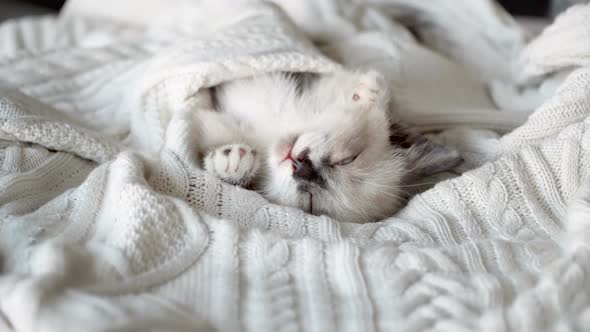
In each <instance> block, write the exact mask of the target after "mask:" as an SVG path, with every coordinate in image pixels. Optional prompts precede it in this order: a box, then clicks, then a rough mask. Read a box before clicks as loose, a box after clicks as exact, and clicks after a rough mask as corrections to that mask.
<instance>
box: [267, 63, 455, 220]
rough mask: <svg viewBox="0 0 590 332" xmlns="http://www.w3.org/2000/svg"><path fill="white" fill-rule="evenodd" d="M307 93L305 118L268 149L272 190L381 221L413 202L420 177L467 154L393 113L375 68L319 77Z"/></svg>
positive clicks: (299, 202)
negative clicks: (408, 195) (411, 187)
mask: <svg viewBox="0 0 590 332" xmlns="http://www.w3.org/2000/svg"><path fill="white" fill-rule="evenodd" d="M313 91H314V93H311V94H309V95H306V96H305V97H302V98H301V99H300V100H299V103H298V105H297V107H298V108H300V109H303V110H305V114H306V116H305V117H304V118H305V119H304V121H302V124H301V125H299V126H298V128H297V129H294V131H293V132H292V133H286V134H285V136H284V137H283V138H282V139H281V140H280V141H279V142H276V144H274V145H273V147H272V148H271V151H269V153H268V168H269V178H268V179H267V181H266V187H265V188H264V190H265V192H266V194H267V197H269V198H270V199H272V200H274V201H276V202H277V203H279V204H283V205H289V206H296V207H300V208H302V209H304V210H306V211H307V212H309V213H312V214H316V215H321V214H325V215H328V216H331V217H333V218H335V219H338V220H342V221H349V222H357V223H358V222H369V221H377V220H380V219H382V218H385V217H388V216H390V215H392V214H393V213H395V212H396V211H397V210H398V209H399V208H400V207H401V206H402V204H403V202H404V201H405V197H404V195H405V194H404V192H405V190H404V188H403V186H404V184H406V183H408V181H410V179H411V178H412V177H416V176H419V175H421V174H424V173H434V172H438V171H441V170H444V169H448V168H450V167H453V166H455V165H456V164H457V162H458V161H459V160H460V158H459V156H458V154H457V153H456V152H455V151H450V150H448V149H446V148H444V147H442V146H439V145H436V144H435V143H433V142H431V141H429V140H428V139H426V138H424V137H423V136H420V135H417V134H414V133H411V132H410V131H409V130H408V129H406V128H404V127H402V126H401V125H399V124H397V123H395V122H394V121H392V120H391V119H390V116H389V114H388V112H387V105H388V101H387V94H386V91H387V90H386V89H384V88H383V87H382V78H381V77H380V76H379V75H378V74H377V73H375V72H369V73H367V74H362V75H359V74H354V73H341V74H336V75H331V76H329V77H327V78H323V79H321V80H320V81H318V82H317V84H316V86H315V88H314V89H313Z"/></svg>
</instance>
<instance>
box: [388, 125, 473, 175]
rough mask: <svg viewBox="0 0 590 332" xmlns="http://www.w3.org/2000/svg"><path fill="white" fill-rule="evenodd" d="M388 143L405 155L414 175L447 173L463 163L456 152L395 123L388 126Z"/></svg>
mask: <svg viewBox="0 0 590 332" xmlns="http://www.w3.org/2000/svg"><path fill="white" fill-rule="evenodd" d="M389 142H390V143H391V145H392V146H393V147H395V148H398V149H401V150H402V151H403V152H404V153H406V156H407V158H408V161H409V164H410V167H411V168H413V171H412V173H414V174H416V175H431V174H435V173H439V172H444V171H448V170H450V169H452V168H454V167H456V166H457V165H459V164H460V163H461V162H462V161H463V158H461V156H460V155H459V152H458V151H457V150H454V149H452V148H449V147H446V146H444V145H442V144H439V143H436V142H434V141H432V140H430V139H429V138H427V137H426V136H424V135H421V134H419V133H417V132H416V131H414V130H412V129H409V128H407V127H405V126H403V125H400V124H397V123H394V124H392V125H391V126H390V131H389Z"/></svg>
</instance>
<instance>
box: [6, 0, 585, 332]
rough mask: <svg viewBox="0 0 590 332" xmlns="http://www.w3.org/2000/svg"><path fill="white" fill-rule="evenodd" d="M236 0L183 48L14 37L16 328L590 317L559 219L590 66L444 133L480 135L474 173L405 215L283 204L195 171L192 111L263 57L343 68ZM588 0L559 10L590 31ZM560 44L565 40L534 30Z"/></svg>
mask: <svg viewBox="0 0 590 332" xmlns="http://www.w3.org/2000/svg"><path fill="white" fill-rule="evenodd" d="M482 3H484V4H485V3H487V2H485V1H484V0H482ZM242 5H243V6H244V7H243V8H242V9H243V10H238V12H240V13H241V15H237V16H229V17H227V18H226V19H227V21H225V22H217V23H219V24H218V25H216V26H217V30H216V31H215V32H214V33H212V34H211V35H208V36H207V37H203V36H200V37H199V36H197V34H195V35H191V32H186V31H185V32H183V33H181V32H178V33H179V34H180V36H178V37H177V38H178V40H180V42H175V41H174V39H169V38H172V37H171V36H172V35H173V34H174V30H166V29H163V28H162V30H159V29H155V30H150V31H147V30H146V31H142V29H139V28H137V27H129V28H124V27H122V26H117V25H113V26H111V27H110V28H109V29H111V30H108V31H110V32H104V31H100V29H98V28H96V25H94V24H91V23H83V21H79V23H71V24H74V25H75V26H77V27H78V28H79V29H80V30H77V31H76V32H75V33H72V34H71V35H70V37H71V38H68V39H67V42H63V43H62V44H57V46H56V47H55V48H51V46H50V45H51V42H49V41H45V42H43V43H39V44H36V45H37V46H35V47H33V46H32V45H29V46H30V47H29V46H27V45H28V44H27V43H26V42H22V40H21V39H19V38H16V39H15V41H14V43H13V44H11V45H10V46H6V47H5V49H4V51H3V52H4V56H5V58H4V60H2V61H1V62H0V78H1V79H2V80H3V82H2V83H1V84H0V188H1V190H0V328H3V329H5V330H9V331H10V330H13V331H25V332H33V331H35V332H38V331H60V332H62V331H130V330H135V331H162V330H166V331H195V330H198V331H208V330H222V331H279V330H281V331H282V330H305V331H453V332H455V331H490V332H492V331H494V332H495V331H568V330H582V331H583V330H586V329H589V328H590V323H589V321H588V308H589V307H590V296H589V294H590V284H589V283H588V282H587V280H588V278H590V243H589V242H588V239H587V238H585V237H583V236H570V235H571V234H567V232H566V230H565V229H566V227H565V226H566V225H567V222H568V220H567V219H566V214H567V213H566V211H567V208H568V205H569V202H570V201H571V200H572V199H573V197H574V196H575V193H576V191H577V190H578V188H579V186H580V183H581V182H582V180H583V179H585V178H587V177H588V176H589V175H590V174H589V172H588V169H590V168H589V165H590V164H589V161H590V103H589V101H588V95H589V94H588V87H589V86H590V68H588V67H585V64H584V63H583V62H576V63H575V65H576V66H577V69H576V70H575V71H574V73H573V74H572V75H570V76H569V77H568V79H567V80H566V81H565V83H564V84H563V85H562V86H561V87H560V89H559V91H558V92H557V93H556V94H555V95H554V96H553V97H552V98H551V99H549V100H548V101H546V102H545V103H544V105H543V106H542V107H540V108H539V109H538V110H537V111H536V112H535V113H534V114H533V115H532V116H531V117H530V119H529V120H528V121H527V122H526V123H524V124H523V125H522V126H520V127H519V128H517V129H516V130H514V131H513V132H511V133H510V134H508V135H505V136H503V137H502V138H499V136H498V135H495V134H494V135H490V132H486V133H482V134H481V135H479V136H478V134H477V131H469V130H459V131H452V132H447V133H445V134H444V135H442V136H441V139H442V140H443V141H445V142H449V143H450V142H452V141H453V140H461V139H462V138H469V139H471V140H473V141H474V142H473V143H472V144H470V143H469V142H467V141H464V142H462V143H461V145H460V146H459V148H460V149H461V150H462V151H463V152H465V153H466V156H468V158H467V159H468V163H467V165H468V166H469V167H476V166H477V168H474V169H471V170H468V171H466V172H465V173H464V174H462V175H461V176H459V177H456V178H454V179H450V180H446V181H443V182H440V183H438V184H436V185H435V186H434V187H433V188H432V189H430V190H427V191H425V192H423V193H421V194H419V195H417V196H415V197H414V198H413V199H411V200H410V201H409V202H408V204H407V206H406V207H405V208H403V209H402V210H401V211H400V212H399V213H397V214H396V215H395V216H392V217H391V218H388V219H386V220H383V221H381V222H378V223H371V224H351V223H342V222H338V221H336V220H332V219H330V218H328V217H324V216H312V215H308V214H306V213H305V212H303V211H301V210H298V209H294V208H288V207H282V206H277V205H274V204H271V203H270V202H268V201H266V200H265V199H264V198H263V197H262V196H260V195H259V194H257V193H255V192H251V191H247V190H244V189H241V188H238V187H234V186H230V185H227V184H225V183H222V182H220V181H218V180H217V179H215V178H213V177H211V176H210V175H208V174H207V173H205V172H203V171H202V170H201V169H200V168H199V167H197V165H198V160H197V157H198V156H197V155H196V149H195V145H196V144H198V139H199V137H198V132H197V131H196V130H195V129H194V128H193V127H192V122H191V120H190V119H191V112H192V111H194V108H198V107H207V105H208V102H209V95H208V93H207V90H204V89H201V88H205V87H209V86H212V85H215V84H217V83H219V82H221V81H224V80H229V79H233V78H237V77H242V76H245V75H250V74H260V73H264V72H268V71H277V70H289V71H314V72H329V71H332V70H336V69H338V68H339V65H338V64H335V63H334V62H332V61H331V60H329V59H327V58H326V57H324V56H323V55H322V54H320V53H319V52H318V51H317V50H316V49H315V48H314V47H313V45H312V44H311V43H310V42H308V41H307V40H306V39H305V37H304V36H303V35H302V34H301V33H299V32H298V30H297V28H296V27H295V26H293V25H292V24H291V23H290V21H288V20H287V19H286V17H285V16H284V15H285V14H284V13H283V12H281V11H280V10H279V9H278V8H277V7H275V6H273V5H268V4H261V3H258V2H243V3H241V4H240V6H242ZM476 7H477V6H476ZM481 8H487V10H490V11H492V10H493V9H494V7H490V6H488V7H486V6H481ZM587 8H588V7H577V9H573V10H571V11H570V12H568V13H567V14H565V16H564V17H563V18H561V19H560V20H559V21H558V23H556V24H557V25H559V26H561V27H563V28H566V27H567V28H569V29H574V28H575V27H580V29H586V27H585V26H584V25H579V21H578V20H577V19H572V20H568V19H567V17H568V15H570V16H572V17H575V18H578V17H580V16H579V15H582V13H581V12H582V11H586V10H587ZM576 11H580V13H576ZM201 14H202V13H201ZM490 15H492V14H490ZM490 17H493V16H490ZM498 19H499V18H498ZM51 22H53V23H51ZM59 22H61V21H59V20H58V21H52V20H51V19H48V18H45V19H42V20H38V21H37V20H32V21H17V22H12V23H8V24H13V25H12V26H4V27H0V33H3V34H10V33H9V32H7V31H20V30H19V29H24V26H25V25H26V24H32V25H35V24H40V25H39V26H36V28H39V27H40V26H52V27H53V28H52V29H55V30H54V31H53V32H51V31H45V32H44V33H41V32H34V34H35V35H37V36H38V37H39V38H41V39H43V38H50V39H51V38H55V36H59V35H60V33H59V31H60V29H66V30H67V29H71V25H68V24H62V23H59ZM222 23H223V24H222ZM14 24H16V25H14ZM78 24H79V25H78ZM440 24H443V23H440ZM68 26H69V28H67V27H68ZM13 29H16V30H13ZM95 29H98V30H95ZM30 31H31V32H32V31H36V30H35V29H34V28H31V30H30ZM85 31H86V32H88V33H89V34H94V36H102V37H104V36H107V35H109V34H112V33H113V31H120V32H121V34H118V35H117V36H112V39H111V41H110V42H105V40H103V39H101V38H102V37H101V38H98V37H97V39H95V40H94V41H93V42H92V43H91V45H92V46H89V45H88V44H84V42H86V41H87V39H85V38H82V37H80V38H78V37H72V36H83V35H84V32H85ZM154 31H157V33H156V34H154ZM548 31H550V30H548ZM91 32H92V33H91ZM123 32H124V33H123ZM20 33H21V32H19V33H18V34H20ZM95 33H96V34H95ZM486 33H489V31H487V32H486ZM515 34H516V32H515ZM164 36H167V37H166V38H164ZM27 38H28V37H27ZM544 38H549V39H551V38H553V37H552V35H551V34H550V33H545V34H544V35H542V36H541V37H539V39H538V40H537V41H535V42H534V43H539V44H542V43H544V42H548V41H547V40H546V39H544ZM101 40H102V41H101ZM3 42H4V41H3ZM443 46H444V45H441V47H442V48H443V49H445V47H443ZM447 46H448V45H447ZM535 49H536V48H535V47H533V46H531V47H529V48H528V49H527V52H531V59H532V58H535V59H537V60H535V61H536V63H543V61H547V68H549V67H551V68H555V67H552V65H551V63H554V58H552V57H547V58H544V57H543V56H542V55H541V54H537V53H536V52H544V51H545V49H544V48H543V49H540V50H536V51H535ZM16 55H18V56H16ZM532 55H535V57H532ZM586 56H590V53H587V54H586ZM66 60H67V61H66ZM531 61H532V60H531ZM564 61H565V60H564ZM571 64H572V65H573V64H574V63H571ZM415 65H416V64H414V66H415ZM469 65H470V66H473V65H474V63H470V64H469ZM543 67H544V66H543ZM400 79H403V77H402V78H400ZM400 86H404V84H403V82H402V84H400ZM490 112H497V111H490ZM453 116H456V113H454V114H453V115H452V116H450V118H453ZM488 116H489V117H493V116H495V113H494V114H488ZM442 117H443V115H441V118H442ZM441 118H439V119H436V120H435V121H440V119H441ZM496 124H497V122H496ZM464 167H467V166H465V165H464ZM589 208H590V207H589ZM583 231H586V232H587V230H583ZM564 239H568V240H567V241H565V240H564Z"/></svg>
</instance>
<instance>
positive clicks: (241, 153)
mask: <svg viewBox="0 0 590 332" xmlns="http://www.w3.org/2000/svg"><path fill="white" fill-rule="evenodd" d="M244 155H246V150H244V148H240V158H243V157H244Z"/></svg>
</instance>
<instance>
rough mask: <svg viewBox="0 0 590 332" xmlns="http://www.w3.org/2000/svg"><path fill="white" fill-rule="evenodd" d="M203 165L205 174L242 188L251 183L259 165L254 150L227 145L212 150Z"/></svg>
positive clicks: (242, 145)
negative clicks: (207, 173)
mask: <svg viewBox="0 0 590 332" xmlns="http://www.w3.org/2000/svg"><path fill="white" fill-rule="evenodd" d="M204 164H205V170H206V171H207V172H209V173H211V174H213V175H215V176H217V177H218V178H219V179H221V180H222V181H225V182H227V183H230V184H233V185H238V186H242V187H246V186H248V185H250V184H251V183H252V180H254V177H255V176H256V172H257V171H258V168H259V165H260V164H259V161H258V154H257V153H256V150H254V149H253V148H251V147H249V146H247V145H244V144H229V145H224V146H222V147H219V148H217V149H215V150H212V151H211V152H209V153H208V154H207V156H206V157H205V160H204Z"/></svg>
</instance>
